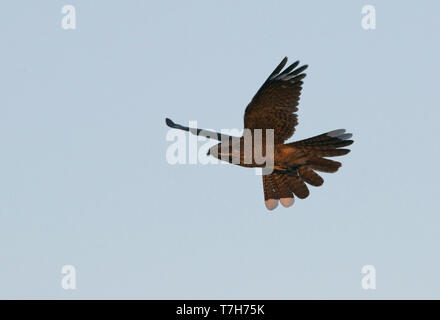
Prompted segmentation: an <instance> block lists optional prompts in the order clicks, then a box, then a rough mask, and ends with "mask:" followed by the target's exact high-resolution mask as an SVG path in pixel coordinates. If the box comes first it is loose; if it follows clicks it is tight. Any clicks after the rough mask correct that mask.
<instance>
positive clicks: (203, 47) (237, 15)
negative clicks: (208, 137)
mask: <svg viewBox="0 0 440 320" xmlns="http://www.w3.org/2000/svg"><path fill="white" fill-rule="evenodd" d="M67 4H71V5H74V6H75V8H76V18H77V21H76V25H77V28H76V29H75V30H63V29H62V28H61V19H62V17H63V14H62V13H61V8H62V7H63V6H64V5H67ZM366 4H372V5H375V7H376V13H377V28H376V30H369V31H366V30H364V29H363V28H362V27H361V18H362V15H361V9H362V6H363V5H366ZM439 14H440V3H439V2H438V1H434V0H433V1H404V2H403V1H397V0H395V1H353V0H346V1H336V2H329V1H250V0H249V1H201V0H200V1H103V0H100V1H98V0H94V1H60V0H59V1H48V0H46V1H22V0H21V1H2V2H1V4H0V39H1V41H0V52H1V55H0V57H1V59H0V74H1V75H0V88H1V94H0V298H3V299H4V298H43V299H46V298H56V299H79V298H84V299H90V298H123V299H126V298H134V299H143V298H146V299H177V298H182V299H193V298H197V299H222V298H226V299H235V298H250V299H294V298H318V299H328V298H335V299H340V298H352V299H383V298H440V289H439V287H440V277H439V270H440V255H439V249H438V245H439V242H440V233H439V226H440V212H439V205H438V199H439V198H438V196H439V191H438V190H439V188H438V185H437V183H438V180H439V178H440V176H439V171H438V170H436V168H437V167H438V160H439V156H440V144H439V142H438V119H439V116H440V111H439V110H440V108H439V104H438V103H439V102H438V101H439V98H440V93H439V92H440V90H439V88H438V85H439V80H438V79H439V72H440V64H439V60H438V57H439V56H440V46H439V42H438V32H439V30H440V19H439ZM284 56H288V57H289V58H290V60H291V61H294V60H296V59H300V60H301V62H302V63H307V64H309V69H308V72H307V73H308V76H307V78H306V79H305V84H304V87H303V91H302V98H301V102H300V105H299V125H298V127H297V131H296V133H295V136H294V137H293V138H292V139H293V140H299V139H303V138H307V137H309V136H313V135H317V134H320V133H323V132H326V131H330V130H333V129H338V128H341V127H342V128H346V129H348V130H349V131H350V132H353V134H354V140H355V143H354V145H353V146H352V148H351V149H352V152H351V153H350V154H349V155H347V156H344V157H342V158H339V159H340V160H341V161H342V163H343V166H342V168H341V169H340V170H339V171H338V172H337V173H336V174H323V177H324V179H325V183H324V185H323V186H322V187H319V188H314V187H310V189H311V194H310V196H309V197H308V198H307V199H306V200H298V199H297V201H296V203H295V205H294V206H293V207H291V208H288V209H285V208H283V207H279V208H278V209H277V210H275V211H274V212H273V213H270V212H269V211H267V210H266V208H265V206H264V198H263V190H262V181H261V177H260V176H257V175H255V172H254V170H253V169H246V168H241V167H238V166H232V165H222V166H219V165H200V164H199V165H174V166H172V165H170V164H168V163H167V161H166V156H165V155H166V150H167V148H168V147H169V146H170V144H171V143H170V142H168V141H166V135H167V132H168V128H167V127H166V126H165V122H164V118H165V117H167V116H168V117H170V118H172V119H173V120H175V121H176V122H178V123H182V124H187V123H188V121H189V120H197V122H198V124H199V126H200V127H201V128H212V129H216V130H220V129H222V128H238V129H240V128H242V125H243V113H244V109H245V107H246V105H247V103H248V102H249V101H250V99H251V98H252V96H253V95H254V93H255V92H256V90H257V89H258V88H259V87H260V85H261V84H262V82H263V81H264V80H265V79H266V78H267V76H268V75H269V74H270V73H271V72H272V70H273V69H274V68H275V67H276V65H277V64H278V63H279V62H280V61H281V59H282V58H283V57H284ZM202 144H203V143H202ZM67 264H70V265H73V266H75V268H76V278H77V289H76V290H64V289H63V288H62V287H61V285H60V283H61V279H62V277H63V275H62V274H61V268H62V266H63V265H67ZM367 264H368V265H374V266H375V268H376V276H377V279H376V286H377V289H376V290H364V289H362V287H361V279H362V277H363V275H362V274H361V268H362V267H363V266H364V265H367Z"/></svg>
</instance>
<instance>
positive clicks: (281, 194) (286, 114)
mask: <svg viewBox="0 0 440 320" xmlns="http://www.w3.org/2000/svg"><path fill="white" fill-rule="evenodd" d="M286 63H287V57H285V58H284V59H283V60H282V61H281V63H280V64H279V65H278V66H277V67H276V68H275V70H274V71H273V72H272V73H271V74H270V76H269V77H268V78H267V80H266V81H265V82H264V83H263V85H262V86H261V88H260V89H259V90H258V92H257V93H256V94H255V96H254V97H253V99H252V101H251V102H250V103H249V105H248V106H247V108H246V111H245V114H244V128H245V130H244V132H245V133H248V135H245V134H243V136H242V137H232V136H228V135H224V134H221V133H218V132H212V131H207V130H202V129H197V128H188V127H184V126H181V125H179V124H175V123H174V122H173V121H171V120H170V119H168V118H167V119H166V124H167V125H168V126H169V127H171V128H175V129H180V130H185V131H189V132H191V133H193V134H196V135H200V136H205V137H208V138H211V139H217V140H219V141H221V143H219V144H217V145H215V146H214V147H212V148H211V149H210V151H209V152H208V155H211V156H214V157H217V158H219V159H221V160H225V161H228V162H230V163H233V164H237V165H240V166H243V167H264V168H265V169H264V170H263V189H264V200H265V205H266V207H267V209H269V210H273V209H275V208H276V207H277V206H278V202H281V204H282V205H283V206H284V207H290V206H291V205H292V204H293V203H294V199H295V197H294V196H297V197H298V198H300V199H304V198H307V197H308V195H309V189H308V187H307V185H306V183H308V184H310V185H312V186H321V185H322V184H323V183H324V180H323V178H322V177H321V176H320V175H319V174H317V173H316V171H321V172H330V173H333V172H336V171H338V169H339V168H340V167H341V163H340V162H337V161H333V160H330V159H326V157H335V156H342V155H344V154H347V153H349V152H350V150H349V149H344V148H343V147H346V146H349V145H351V144H352V143H353V140H350V138H351V137H352V134H350V133H345V129H339V130H333V131H330V132H326V133H323V134H320V135H317V136H315V137H312V138H308V139H304V140H300V141H296V142H290V143H285V141H286V140H287V139H289V138H290V137H291V136H292V135H293V133H294V132H295V127H296V125H297V124H298V116H297V114H296V113H295V112H297V111H298V108H297V106H298V103H299V99H300V95H301V89H302V85H303V81H302V80H303V79H304V78H305V76H306V74H305V73H304V70H306V68H307V65H303V66H301V67H298V65H299V61H296V62H294V63H293V64H291V65H290V66H289V67H287V68H285V69H284V70H283V68H284V66H285V65H286ZM271 129H272V131H271ZM258 131H259V132H258ZM270 132H272V133H273V140H272V139H270V138H271V136H270ZM260 133H261V134H260ZM257 134H259V137H261V138H260V141H259V142H257V141H256V140H257V139H256V137H257ZM249 136H250V139H246V138H247V137H249ZM249 141H250V142H249ZM252 142H253V143H252ZM268 142H269V144H268ZM248 145H250V146H251V148H250V149H246V146H248ZM257 149H258V150H257ZM246 150H248V151H249V150H251V154H252V155H254V153H256V152H257V151H260V152H261V155H262V156H264V157H265V159H266V162H265V163H261V162H257V160H256V157H255V155H254V156H251V157H250V158H249V157H247V158H246ZM234 157H235V158H234ZM234 160H235V161H234ZM268 160H270V161H268ZM268 162H270V163H271V165H270V166H268V165H267V163H268Z"/></svg>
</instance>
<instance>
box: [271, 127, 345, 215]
mask: <svg viewBox="0 0 440 320" xmlns="http://www.w3.org/2000/svg"><path fill="white" fill-rule="evenodd" d="M351 137H352V134H351V133H345V129H339V130H333V131H330V132H326V133H323V134H320V135H318V136H315V137H312V138H308V139H304V140H300V141H296V142H293V143H288V144H286V145H287V146H289V147H291V148H294V149H296V151H299V152H297V153H294V154H295V155H296V157H295V160H294V161H293V162H292V164H291V165H290V167H289V166H288V167H286V168H285V171H282V170H281V171H277V172H273V173H271V174H269V175H263V189H264V200H265V204H266V207H267V209H269V210H273V209H275V208H276V207H277V206H278V203H279V202H281V204H282V205H283V206H285V207H290V206H291V205H292V204H293V203H294V199H295V196H297V197H298V198H300V199H305V198H307V197H308V196H309V194H310V191H309V188H308V187H307V184H309V185H312V186H315V187H319V186H321V185H322V184H323V183H324V179H323V178H322V177H321V176H320V175H319V174H317V173H316V172H315V171H321V172H328V173H333V172H336V171H338V169H339V168H340V167H341V165H342V164H341V163H340V162H338V161H334V160H330V159H326V158H325V157H337V156H342V155H345V154H347V153H349V152H350V150H349V149H343V147H346V146H349V145H351V144H352V143H353V140H350V138H351ZM306 183H307V184H306Z"/></svg>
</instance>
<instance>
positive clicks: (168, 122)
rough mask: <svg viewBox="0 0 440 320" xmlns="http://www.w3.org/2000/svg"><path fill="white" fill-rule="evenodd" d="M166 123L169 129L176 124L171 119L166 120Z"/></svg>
mask: <svg viewBox="0 0 440 320" xmlns="http://www.w3.org/2000/svg"><path fill="white" fill-rule="evenodd" d="M165 123H166V124H167V126H168V127H171V128H172V127H173V126H174V122H173V121H172V120H171V119H170V118H165Z"/></svg>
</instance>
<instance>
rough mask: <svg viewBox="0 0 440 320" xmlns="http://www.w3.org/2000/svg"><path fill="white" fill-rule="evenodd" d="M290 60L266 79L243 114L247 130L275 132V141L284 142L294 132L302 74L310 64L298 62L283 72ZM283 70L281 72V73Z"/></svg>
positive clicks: (284, 62) (285, 59)
mask: <svg viewBox="0 0 440 320" xmlns="http://www.w3.org/2000/svg"><path fill="white" fill-rule="evenodd" d="M286 63H287V57H285V58H284V59H283V61H281V63H280V64H279V65H278V67H276V68H275V70H274V71H273V72H272V74H271V75H270V76H269V78H267V80H266V82H264V83H263V85H262V86H261V88H260V89H259V90H258V92H257V93H256V94H255V96H254V97H253V98H252V101H251V102H250V103H249V105H248V106H247V108H246V111H245V113H244V127H245V128H247V129H251V130H253V129H274V142H275V144H277V143H283V142H284V141H285V140H287V139H289V138H290V137H291V136H292V135H293V133H294V132H295V126H296V125H297V124H298V117H297V115H296V114H295V113H294V112H296V111H298V108H297V106H298V103H299V97H300V95H301V89H302V84H303V82H302V79H304V77H305V76H306V74H305V73H303V71H304V70H305V69H306V68H307V65H303V66H301V67H298V65H299V61H296V62H294V63H292V64H291V65H290V66H289V67H287V68H286V69H284V71H282V69H283V68H284V66H285V65H286ZM281 71H282V72H281Z"/></svg>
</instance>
